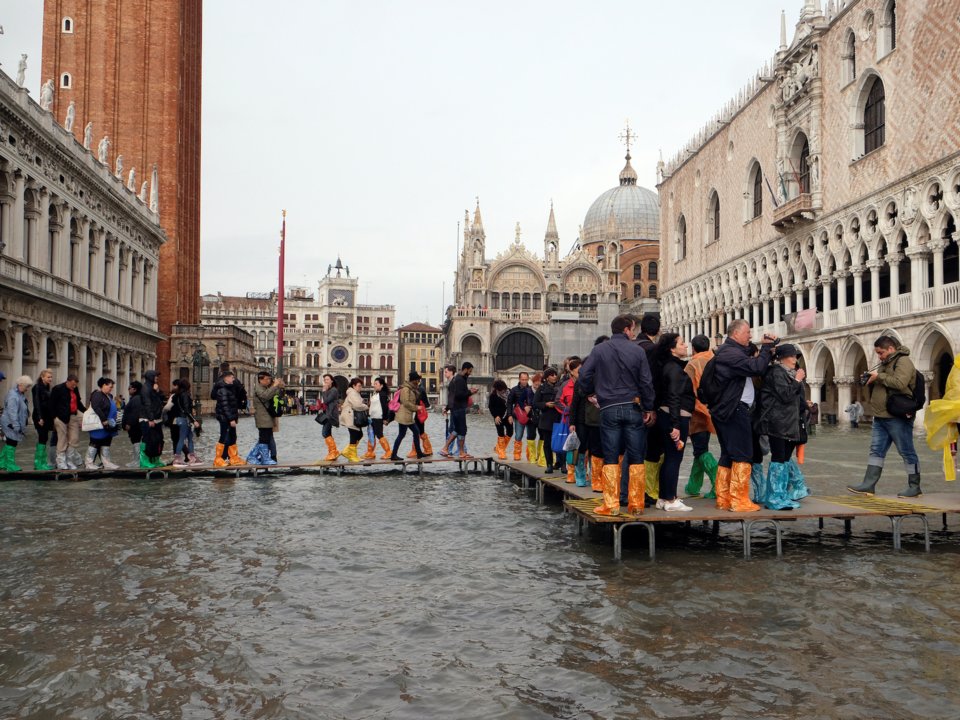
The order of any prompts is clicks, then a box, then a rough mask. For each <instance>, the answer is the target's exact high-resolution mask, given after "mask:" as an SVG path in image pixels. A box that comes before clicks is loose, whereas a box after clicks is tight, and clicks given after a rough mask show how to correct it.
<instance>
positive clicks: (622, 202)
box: [580, 152, 660, 245]
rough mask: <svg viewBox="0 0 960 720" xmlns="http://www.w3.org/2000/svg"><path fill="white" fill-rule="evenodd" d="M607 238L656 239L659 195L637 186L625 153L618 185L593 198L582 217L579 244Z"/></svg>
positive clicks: (658, 223) (658, 228)
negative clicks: (625, 159) (625, 160)
mask: <svg viewBox="0 0 960 720" xmlns="http://www.w3.org/2000/svg"><path fill="white" fill-rule="evenodd" d="M608 240H655V241H657V242H660V197H659V195H657V193H655V192H653V191H652V190H647V188H645V187H640V186H639V185H637V173H636V171H635V170H634V169H633V167H632V166H631V165H630V153H629V152H628V153H627V164H626V165H625V166H624V168H623V170H622V171H621V172H620V185H618V186H617V187H615V188H611V189H610V190H607V191H606V192H605V193H604V194H603V195H601V196H600V197H598V198H597V199H596V200H594V202H593V205H591V206H590V209H589V210H587V216H586V217H585V218H584V219H583V230H582V232H581V235H580V243H581V245H586V244H588V243H595V242H601V241H608Z"/></svg>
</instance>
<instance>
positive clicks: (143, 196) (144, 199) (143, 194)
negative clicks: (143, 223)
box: [140, 180, 147, 203]
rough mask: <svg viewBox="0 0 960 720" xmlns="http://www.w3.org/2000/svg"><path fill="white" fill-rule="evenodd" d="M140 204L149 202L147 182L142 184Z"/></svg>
mask: <svg viewBox="0 0 960 720" xmlns="http://www.w3.org/2000/svg"><path fill="white" fill-rule="evenodd" d="M140 202H142V203H146V202H147V181H146V180H144V181H143V182H142V183H141V184H140Z"/></svg>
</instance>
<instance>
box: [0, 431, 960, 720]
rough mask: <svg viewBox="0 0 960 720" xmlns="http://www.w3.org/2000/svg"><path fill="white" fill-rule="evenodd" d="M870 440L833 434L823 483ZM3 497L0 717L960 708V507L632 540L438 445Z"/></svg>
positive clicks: (26, 489) (477, 444)
mask: <svg viewBox="0 0 960 720" xmlns="http://www.w3.org/2000/svg"><path fill="white" fill-rule="evenodd" d="M282 422H283V431H282V433H281V434H280V435H279V436H278V439H279V444H280V450H281V459H286V460H291V461H292V460H301V459H306V458H313V457H317V456H320V455H322V453H323V452H324V450H323V449H321V446H322V443H321V442H320V440H319V433H318V427H317V426H316V424H315V423H313V422H312V420H311V419H309V418H284V419H283V420H282ZM430 422H431V423H432V424H436V425H437V427H436V428H435V429H434V428H433V425H431V429H433V430H434V432H433V433H432V434H433V438H434V440H435V441H436V442H435V444H438V443H439V439H440V437H441V435H442V430H440V429H439V424H438V422H439V421H438V420H437V419H436V418H431V421H430ZM471 427H472V429H471V435H470V437H471V438H472V441H471V449H472V450H473V451H474V452H478V453H479V452H485V451H486V450H487V447H488V446H490V445H492V437H493V435H492V432H491V430H490V427H489V419H488V418H483V417H471ZM240 434H241V442H240V445H241V450H242V451H244V450H246V445H247V444H249V443H251V442H252V441H253V437H254V431H253V428H252V423H251V422H250V421H249V420H244V421H243V422H242V423H241V433H240ZM391 437H392V434H391ZM868 437H869V428H867V429H866V430H861V432H860V433H859V434H851V433H841V432H838V431H837V432H833V433H831V432H830V431H827V432H824V433H822V434H821V436H818V437H817V438H815V439H814V440H813V441H812V443H811V446H810V450H809V451H808V458H809V459H808V465H807V467H808V468H809V474H810V475H811V485H812V486H813V489H814V490H817V491H821V492H836V491H837V490H838V488H841V487H842V484H843V483H845V482H847V481H848V480H849V479H850V477H847V476H846V475H844V474H843V473H844V472H845V471H843V468H844V466H845V463H846V465H849V474H850V475H851V476H852V475H855V474H856V472H857V468H862V462H863V458H864V457H865V456H866V447H867V439H868ZM211 440H212V438H209V437H206V436H205V437H204V438H203V444H202V445H201V447H202V449H206V448H207V447H209V442H210V441H211ZM818 443H819V446H820V451H819V453H818V450H817V446H818ZM117 444H118V450H117V452H116V453H115V455H117V456H120V457H126V455H125V454H123V453H126V452H127V447H126V445H127V444H126V440H122V441H121V440H118V441H117ZM378 454H379V453H378ZM818 454H819V457H820V458H821V459H820V460H819V462H820V463H821V464H822V465H823V467H822V468H821V469H820V470H817V467H818V466H817V462H818V460H817V457H818ZM20 456H22V457H23V458H25V457H26V452H25V451H24V452H22V453H18V457H20ZM208 456H209V454H208ZM930 457H932V456H931V455H930V453H929V452H927V453H926V454H925V455H924V460H925V461H926V460H928V459H929V458H930ZM828 460H829V461H828ZM895 465H896V463H892V464H891V465H890V470H889V471H888V475H889V480H888V479H887V478H886V477H885V479H884V482H885V484H887V485H888V486H889V487H888V488H887V489H888V491H894V490H895V489H899V488H898V487H894V485H895V484H899V483H901V482H902V477H901V476H902V470H901V469H899V468H896V467H895ZM686 467H687V466H686V465H685V466H684V468H685V469H686ZM934 470H935V468H931V470H930V474H929V477H930V478H931V479H930V480H929V481H928V484H927V489H928V491H932V490H940V491H944V490H946V489H948V488H947V487H946V486H945V484H944V483H943V482H942V481H938V480H935V479H934V478H935V477H936V474H935V473H934ZM818 473H819V474H818ZM831 473H832V474H831ZM828 478H832V480H830V482H833V481H834V480H835V482H833V484H834V485H835V487H834V486H830V487H823V485H824V484H829V483H828V480H827V479H828ZM818 485H820V487H818ZM0 508H2V519H0V542H2V544H0V593H2V603H0V717H4V718H7V717H9V718H84V719H86V718H744V717H756V718H799V717H803V718H914V717H916V718H930V717H936V718H948V717H958V716H960V712H958V710H957V706H958V701H960V691H958V689H957V681H958V679H960V670H958V668H960V607H958V603H957V597H958V596H960V582H958V579H957V564H958V552H957V535H956V532H955V531H954V528H955V526H956V520H952V525H953V528H951V530H950V531H949V532H947V533H936V534H935V536H934V546H933V552H931V553H929V554H927V553H924V552H923V551H922V544H918V542H917V537H916V536H911V535H908V536H906V537H905V540H904V551H903V552H901V553H895V552H893V551H892V549H891V543H890V536H889V527H888V526H889V523H887V529H886V531H884V525H883V524H879V525H877V526H876V528H875V529H874V528H871V527H867V529H866V530H864V529H863V528H860V531H859V532H858V528H857V526H856V525H855V532H854V536H853V537H851V538H845V537H843V535H842V534H841V530H842V524H840V523H837V522H836V521H833V522H832V524H831V522H830V521H828V524H827V527H826V528H825V529H824V530H823V531H822V532H820V531H818V530H817V528H816V524H815V522H813V523H806V524H803V525H802V526H800V525H801V523H798V527H797V528H796V529H795V530H793V529H792V528H788V531H787V533H786V541H785V554H784V556H783V558H779V559H778V558H776V557H775V555H774V553H773V552H772V549H771V546H770V543H769V540H767V541H764V540H763V539H761V540H759V541H758V542H757V543H755V548H754V553H755V557H754V559H753V560H750V561H745V560H743V558H742V556H741V547H740V543H739V541H738V539H737V536H736V535H734V534H732V533H731V534H728V533H727V532H723V533H721V535H720V537H719V538H718V539H715V538H712V537H711V536H710V534H709V533H708V532H699V531H696V530H695V531H693V532H691V533H689V534H683V533H682V532H681V531H680V530H676V531H674V532H671V531H669V530H663V531H661V530H658V557H657V560H656V561H654V562H650V561H649V560H647V559H646V552H645V546H644V544H643V541H642V540H641V539H640V535H641V533H637V536H636V538H637V539H635V540H633V541H632V542H627V544H626V547H625V548H624V562H622V563H616V562H614V561H613V560H612V552H611V547H610V539H609V537H608V536H605V535H604V533H603V532H602V530H599V529H598V530H595V531H590V532H585V533H584V535H583V536H578V534H577V530H576V523H575V522H573V521H572V520H571V518H570V517H569V516H566V515H564V514H563V513H562V512H560V509H559V506H558V505H556V504H553V505H545V506H538V505H537V504H536V503H535V501H534V500H533V499H532V498H531V496H530V495H529V494H525V493H523V492H521V491H518V490H517V489H515V488H514V487H513V486H511V485H510V484H508V483H505V482H504V481H503V479H502V478H499V477H496V476H486V475H460V474H457V473H453V472H450V471H449V470H448V471H442V470H441V468H440V467H433V468H429V472H425V474H424V476H423V477H416V476H410V475H408V476H406V477H402V476H401V475H400V474H399V473H394V472H384V471H375V472H370V473H368V474H363V475H361V474H349V473H348V474H345V475H344V476H342V477H337V476H333V475H325V476H321V475H306V474H301V475H296V474H294V475H288V476H281V477H275V478H268V479H256V480H253V479H242V480H237V481H230V482H211V481H210V480H209V479H203V480H200V479H195V480H168V481H150V482H146V481H130V480H119V479H112V480H99V481H91V482H82V483H51V482H25V481H16V482H5V483H0ZM932 520H933V521H934V522H933V524H934V525H935V527H939V525H940V519H939V517H936V518H932ZM905 531H908V532H909V531H910V529H909V528H906V527H905Z"/></svg>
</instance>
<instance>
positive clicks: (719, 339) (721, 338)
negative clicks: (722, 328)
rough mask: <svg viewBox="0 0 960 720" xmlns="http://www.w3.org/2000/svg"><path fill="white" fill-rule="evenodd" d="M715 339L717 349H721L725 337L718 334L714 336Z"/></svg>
mask: <svg viewBox="0 0 960 720" xmlns="http://www.w3.org/2000/svg"><path fill="white" fill-rule="evenodd" d="M713 339H714V341H715V342H716V345H717V347H720V343H722V342H723V335H721V334H720V333H717V334H716V335H714V336H713Z"/></svg>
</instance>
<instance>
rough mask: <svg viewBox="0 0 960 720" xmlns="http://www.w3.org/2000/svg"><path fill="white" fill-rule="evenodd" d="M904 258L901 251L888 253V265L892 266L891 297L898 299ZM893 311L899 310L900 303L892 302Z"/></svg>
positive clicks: (894, 299)
mask: <svg viewBox="0 0 960 720" xmlns="http://www.w3.org/2000/svg"><path fill="white" fill-rule="evenodd" d="M901 260H903V255H902V254H901V253H893V254H892V255H887V267H888V268H890V299H891V300H893V301H896V299H897V298H898V297H900V261H901ZM891 305H892V307H891V308H890V311H891V313H897V312H899V305H896V304H895V303H891Z"/></svg>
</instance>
